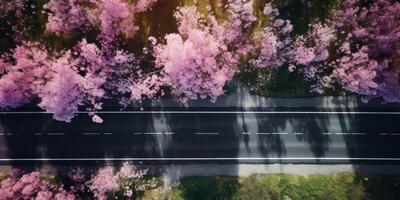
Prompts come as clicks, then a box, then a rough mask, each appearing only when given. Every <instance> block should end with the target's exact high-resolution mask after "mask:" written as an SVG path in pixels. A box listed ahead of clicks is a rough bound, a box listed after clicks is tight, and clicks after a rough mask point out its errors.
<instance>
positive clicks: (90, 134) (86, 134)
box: [82, 133, 101, 136]
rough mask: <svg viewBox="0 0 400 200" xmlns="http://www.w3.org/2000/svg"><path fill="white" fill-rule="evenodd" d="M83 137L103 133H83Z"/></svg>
mask: <svg viewBox="0 0 400 200" xmlns="http://www.w3.org/2000/svg"><path fill="white" fill-rule="evenodd" d="M82 135H88V136H91V135H101V133H82Z"/></svg>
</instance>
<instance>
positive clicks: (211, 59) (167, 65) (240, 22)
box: [133, 0, 257, 101]
mask: <svg viewBox="0 0 400 200" xmlns="http://www.w3.org/2000/svg"><path fill="white" fill-rule="evenodd" d="M253 6H254V3H253V1H252V0H250V1H241V0H232V1H229V2H228V6H227V8H228V12H229V13H230V16H229V20H228V21H227V22H225V23H220V22H218V21H217V19H216V17H215V16H214V15H213V14H212V12H211V11H210V13H209V14H208V15H207V17H205V16H203V15H201V14H200V13H198V12H197V10H196V8H195V7H193V6H192V7H182V8H180V9H179V10H178V12H177V13H176V14H175V17H176V19H177V21H178V23H179V27H178V30H179V33H172V34H168V35H167V36H165V43H158V44H156V43H157V41H155V40H154V39H152V40H153V43H154V45H153V51H154V57H155V58H156V67H157V68H159V69H160V72H159V73H157V74H158V77H157V76H154V75H153V76H152V77H150V78H146V79H145V81H146V82H147V83H148V84H146V85H147V86H151V87H153V88H160V86H159V85H157V84H155V83H154V82H155V81H157V82H163V83H164V84H165V85H166V86H169V87H171V89H172V93H173V94H174V95H175V96H177V97H179V98H180V99H182V100H183V101H187V100H194V99H211V100H212V101H216V100H217V97H219V96H221V95H223V94H224V86H225V85H226V83H227V82H228V81H230V80H231V79H232V78H233V76H234V74H235V73H236V72H237V65H238V64H239V61H240V58H241V57H242V56H245V55H246V54H248V53H250V52H251V51H252V50H253V47H252V45H251V43H249V42H248V40H246V33H249V32H250V30H251V26H252V25H253V23H254V22H255V21H256V19H257V18H256V17H255V16H254V10H253ZM149 82H153V83H151V84H149ZM141 85H142V86H146V85H143V84H141ZM149 91H152V90H146V89H145V88H143V89H140V90H136V91H135V92H133V94H134V97H135V98H134V99H138V98H139V97H141V96H142V95H141V94H140V92H142V94H144V95H146V96H149V95H148V93H150V97H151V95H154V92H149Z"/></svg>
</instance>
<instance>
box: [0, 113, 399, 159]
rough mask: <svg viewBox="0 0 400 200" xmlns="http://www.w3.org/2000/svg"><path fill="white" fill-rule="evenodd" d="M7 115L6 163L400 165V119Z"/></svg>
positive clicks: (3, 124)
mask: <svg viewBox="0 0 400 200" xmlns="http://www.w3.org/2000/svg"><path fill="white" fill-rule="evenodd" d="M100 115H101V116H102V117H103V119H104V123H103V124H94V123H92V122H90V119H89V117H87V114H85V113H81V114H79V115H78V116H77V117H76V118H75V119H74V120H73V122H72V123H70V124H67V123H63V122H56V121H54V120H53V119H52V116H51V114H49V113H29V112H26V113H7V112H3V113H2V114H1V115H0V128H1V129H0V161H1V162H3V163H9V162H22V163H24V162H25V163H43V162H46V163H48V162H68V163H71V162H95V161H121V160H133V161H144V162H149V163H166V162H173V163H181V162H182V163H194V162H196V163H204V162H206V163H328V164H329V163H336V164H348V163H387V164H393V163H399V162H400V126H399V125H398V124H399V123H400V112H364V111H357V112H354V111H350V112H347V111H334V112H332V111H328V112H326V111H317V110H314V111H304V110H298V111H293V110H292V111H282V112H280V111H270V112H250V111H247V112H240V111H224V112H216V111H212V112H211V111H210V112H207V111H196V112H193V111H191V112H188V111H179V112H158V111H156V112H151V111H146V112H104V113H100Z"/></svg>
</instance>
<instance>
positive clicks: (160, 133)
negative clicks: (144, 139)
mask: <svg viewBox="0 0 400 200" xmlns="http://www.w3.org/2000/svg"><path fill="white" fill-rule="evenodd" d="M144 134H145V135H162V134H163V133H162V132H154V133H144Z"/></svg>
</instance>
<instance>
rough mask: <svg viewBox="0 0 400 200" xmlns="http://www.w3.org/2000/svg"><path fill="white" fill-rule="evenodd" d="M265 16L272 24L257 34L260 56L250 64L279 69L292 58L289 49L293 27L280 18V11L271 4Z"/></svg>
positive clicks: (266, 6) (266, 8) (267, 6)
mask: <svg viewBox="0 0 400 200" xmlns="http://www.w3.org/2000/svg"><path fill="white" fill-rule="evenodd" d="M264 15H265V16H266V17H267V19H268V23H270V24H269V25H267V26H266V27H264V28H263V29H262V31H260V32H257V33H256V37H258V38H257V40H260V46H259V48H258V51H259V54H258V56H257V57H256V58H253V59H252V60H250V62H251V64H253V65H254V66H255V67H259V68H263V67H279V66H282V65H283V64H284V63H285V62H286V60H287V59H288V58H289V56H290V50H289V48H288V47H289V45H290V42H291V38H290V33H291V32H292V30H293V26H292V24H291V23H290V21H289V20H283V19H279V18H278V15H279V11H278V10H277V9H276V8H273V6H272V5H271V3H268V4H266V5H265V7H264Z"/></svg>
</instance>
